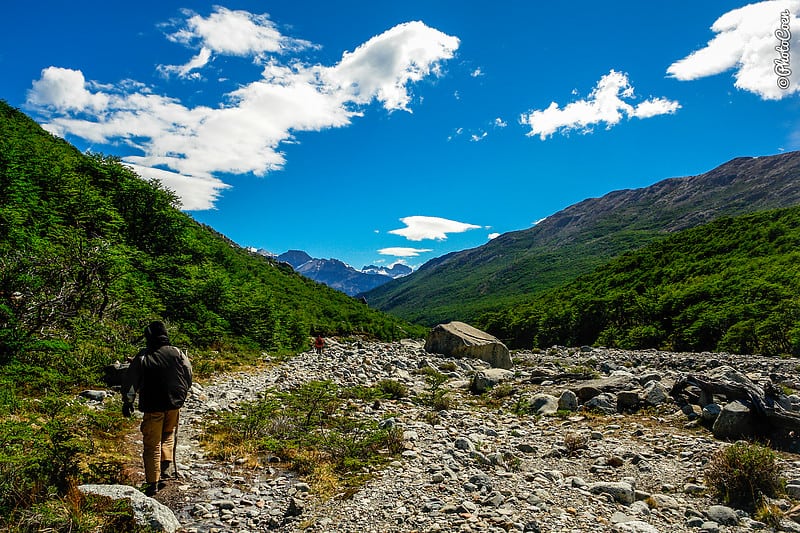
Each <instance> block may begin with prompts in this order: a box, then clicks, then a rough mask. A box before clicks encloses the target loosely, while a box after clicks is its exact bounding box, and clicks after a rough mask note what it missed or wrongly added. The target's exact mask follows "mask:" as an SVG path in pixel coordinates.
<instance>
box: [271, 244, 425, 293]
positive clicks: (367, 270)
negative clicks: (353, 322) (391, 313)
mask: <svg viewBox="0 0 800 533" xmlns="http://www.w3.org/2000/svg"><path fill="white" fill-rule="evenodd" d="M276 259H277V260H278V261H283V262H284V263H288V264H290V265H291V266H292V268H293V269H294V270H295V271H297V272H298V273H299V274H302V275H303V276H305V277H307V278H309V279H312V280H314V281H316V282H319V283H324V284H325V285H327V286H329V287H331V288H333V289H336V290H338V291H340V292H343V293H345V294H347V295H349V296H356V295H358V294H361V293H363V292H367V291H369V290H372V289H374V288H376V287H380V286H381V285H383V284H385V283H387V282H389V281H392V280H393V279H395V278H399V277H402V276H407V275H408V274H410V273H411V272H412V269H411V267H409V266H407V265H403V264H400V263H396V264H394V265H392V266H391V267H385V266H384V267H378V266H375V265H369V266H366V267H364V268H363V269H362V270H356V269H355V268H353V267H352V266H350V265H348V264H347V263H345V262H344V261H341V260H339V259H334V258H331V259H317V258H314V257H311V256H310V255H309V254H308V253H306V252H304V251H302V250H289V251H287V252H284V253H282V254H280V255H279V256H277V258H276Z"/></svg>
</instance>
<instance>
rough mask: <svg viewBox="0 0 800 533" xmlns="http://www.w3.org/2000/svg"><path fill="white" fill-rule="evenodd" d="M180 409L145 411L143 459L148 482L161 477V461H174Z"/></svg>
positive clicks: (143, 420) (142, 427)
mask: <svg viewBox="0 0 800 533" xmlns="http://www.w3.org/2000/svg"><path fill="white" fill-rule="evenodd" d="M179 412H180V409H173V410H171V411H163V412H159V413H145V414H144V418H142V425H141V428H140V429H141V430H142V448H143V450H142V459H143V460H144V477H145V481H147V483H157V482H158V481H159V480H160V479H161V461H172V459H173V454H174V452H175V430H176V429H177V428H178V413H179Z"/></svg>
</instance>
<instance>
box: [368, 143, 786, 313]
mask: <svg viewBox="0 0 800 533" xmlns="http://www.w3.org/2000/svg"><path fill="white" fill-rule="evenodd" d="M797 204H800V152H791V153H786V154H780V155H775V156H768V157H758V158H746V157H741V158H737V159H733V160H732V161H729V162H728V163H726V164H724V165H722V166H720V167H718V168H716V169H714V170H712V171H710V172H707V173H705V174H701V175H698V176H692V177H685V178H670V179H666V180H663V181H660V182H658V183H656V184H654V185H651V186H649V187H645V188H641V189H628V190H620V191H614V192H611V193H609V194H607V195H605V196H603V197H601V198H591V199H587V200H584V201H582V202H580V203H577V204H575V205H572V206H570V207H567V208H566V209H564V210H562V211H559V212H558V213H555V214H553V215H551V216H549V217H548V218H546V219H545V220H543V221H541V222H539V223H538V224H537V225H536V226H535V227H533V228H531V229H526V230H522V231H516V232H511V233H506V234H503V235H501V236H499V237H497V238H496V239H494V240H492V241H490V242H488V243H487V244H485V245H483V246H480V247H478V248H473V249H471V250H465V251H462V252H455V253H451V254H448V255H446V256H443V257H440V258H436V259H434V260H432V261H429V262H428V263H426V264H425V265H423V266H422V267H421V268H420V269H419V270H417V271H416V272H414V273H413V274H411V275H410V276H408V277H405V278H402V279H399V280H395V281H392V282H390V283H387V284H386V285H383V286H382V287H379V288H377V289H374V290H372V291H370V292H369V293H367V294H366V297H367V299H368V300H369V302H370V305H373V306H375V307H378V308H379V309H382V310H384V311H388V312H391V313H393V314H396V315H398V316H401V317H403V318H405V319H407V320H411V321H415V322H419V323H425V324H428V325H432V324H435V323H437V322H441V321H447V320H456V319H458V320H467V321H471V320H474V319H475V318H477V317H478V316H480V315H481V314H482V313H484V312H487V311H493V310H498V309H503V308H505V307H508V306H511V305H516V304H519V303H520V302H524V301H525V300H527V299H528V298H529V297H530V296H531V295H532V294H535V293H537V292H540V291H542V290H544V289H547V288H550V287H555V286H557V285H559V284H561V283H563V282H565V281H568V280H570V279H574V278H575V277H577V276H578V275H580V274H584V273H587V272H590V271H591V270H592V269H594V268H596V267H597V266H599V265H601V264H603V263H604V262H606V261H607V260H609V259H611V258H612V257H615V256H617V255H619V254H620V253H622V252H625V251H628V250H633V249H637V248H639V247H641V246H643V245H645V244H647V243H649V242H651V241H653V240H654V239H657V238H660V237H662V236H664V235H667V234H669V233H671V232H675V231H679V230H682V229H686V228H690V227H694V226H697V225H700V224H703V223H706V222H709V221H711V220H713V219H715V218H717V217H719V216H735V215H740V214H745V213H751V212H756V211H762V210H767V209H774V208H778V207H788V206H792V205H797Z"/></svg>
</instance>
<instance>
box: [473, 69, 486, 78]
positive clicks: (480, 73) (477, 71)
mask: <svg viewBox="0 0 800 533" xmlns="http://www.w3.org/2000/svg"><path fill="white" fill-rule="evenodd" d="M483 75H484V74H483V71H482V70H481V68H480V67H478V68H476V69H475V70H473V71H472V72H471V73H470V76H472V77H473V78H479V77H481V76H483Z"/></svg>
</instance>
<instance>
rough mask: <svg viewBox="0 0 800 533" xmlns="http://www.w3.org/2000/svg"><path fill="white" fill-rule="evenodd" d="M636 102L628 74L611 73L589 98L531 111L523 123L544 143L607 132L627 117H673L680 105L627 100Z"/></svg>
mask: <svg viewBox="0 0 800 533" xmlns="http://www.w3.org/2000/svg"><path fill="white" fill-rule="evenodd" d="M633 99H635V95H634V90H633V86H632V85H631V84H630V82H629V81H628V76H627V74H625V73H623V72H617V71H615V70H611V71H610V72H609V73H608V74H606V75H605V76H603V77H602V78H601V79H600V81H599V82H597V85H596V86H595V88H594V89H592V92H591V93H589V96H588V97H587V98H586V99H584V100H577V101H574V102H571V103H569V104H567V105H566V106H564V107H563V108H562V107H560V106H559V105H558V104H557V103H556V102H552V103H551V104H550V106H549V107H548V108H547V109H543V110H535V111H530V112H528V113H526V114H523V115H522V116H521V117H520V123H522V124H526V125H528V126H530V128H531V131H529V132H528V133H527V135H528V136H533V135H539V137H540V138H541V139H542V140H545V139H547V138H548V137H550V136H551V135H553V134H554V133H562V134H566V133H569V132H570V131H572V130H578V131H580V132H581V133H590V132H592V131H593V127H594V126H595V125H597V124H601V123H605V124H606V129H610V128H611V127H613V126H616V125H617V124H618V123H619V122H620V121H621V120H622V119H623V118H624V117H625V116H627V117H628V118H632V117H635V118H650V117H654V116H656V115H665V114H673V113H675V112H676V111H677V110H678V109H680V107H681V106H680V104H679V103H678V102H676V101H673V100H668V99H666V98H650V99H648V100H644V101H642V102H640V103H638V104H637V105H635V106H634V105H632V104H630V103H628V101H627V100H633Z"/></svg>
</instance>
